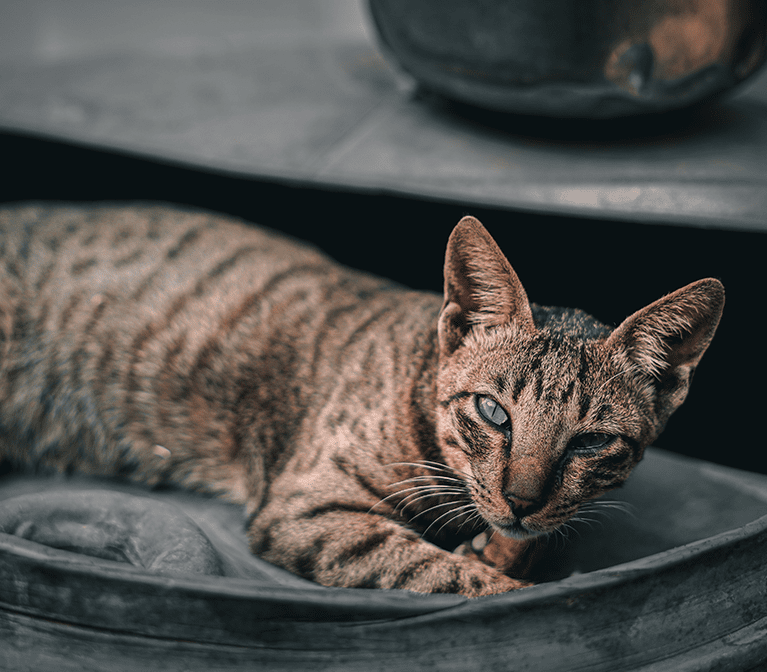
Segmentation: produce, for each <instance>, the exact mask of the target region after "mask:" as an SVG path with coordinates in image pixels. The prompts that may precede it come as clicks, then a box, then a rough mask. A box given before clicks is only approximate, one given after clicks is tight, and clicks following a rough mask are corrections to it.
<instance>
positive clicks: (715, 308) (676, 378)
mask: <svg viewBox="0 0 767 672" xmlns="http://www.w3.org/2000/svg"><path fill="white" fill-rule="evenodd" d="M723 307H724V287H723V286H722V283H721V282H719V280H715V279H714V278H707V279H705V280H698V281H697V282H693V283H692V284H689V285H687V286H686V287H682V288H681V289H678V290H677V291H675V292H672V293H671V294H668V295H667V296H664V297H663V298H661V299H658V300H657V301H655V302H654V303H651V304H650V305H649V306H647V307H645V308H643V309H642V310H640V311H638V312H636V313H634V314H633V315H631V316H630V317H628V318H627V319H626V320H625V321H624V322H623V323H622V324H621V325H620V326H619V327H618V328H617V329H616V330H615V331H614V332H613V333H612V334H610V336H609V337H608V339H607V341H606V345H607V347H611V348H615V349H616V351H617V352H619V353H622V354H623V355H624V356H627V357H628V359H629V362H628V364H629V365H630V366H633V367H636V369H638V370H639V371H640V372H641V373H643V374H644V375H645V376H646V377H647V379H648V380H650V381H651V382H652V384H654V386H655V388H656V391H657V395H658V399H659V401H660V402H661V406H662V407H663V408H664V412H663V413H662V415H663V418H661V420H662V421H663V422H665V420H666V419H667V418H668V416H669V415H671V413H672V412H673V411H674V410H676V408H678V407H679V405H680V404H681V403H682V402H683V401H684V400H685V397H686V396H687V392H688V390H689V387H690V381H691V379H692V374H693V372H694V371H695V367H696V366H697V365H698V362H699V361H700V359H701V357H703V353H705V352H706V349H707V348H708V346H709V344H710V343H711V339H712V338H713V337H714V332H715V331H716V328H717V326H718V324H719V320H720V318H721V317H722V309H723ZM661 406H659V408H660V407H661Z"/></svg>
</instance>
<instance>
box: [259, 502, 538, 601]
mask: <svg viewBox="0 0 767 672" xmlns="http://www.w3.org/2000/svg"><path fill="white" fill-rule="evenodd" d="M272 508H273V507H272V506H270V507H267V509H266V510H265V511H263V512H262V514H261V515H259V516H257V517H256V518H255V519H254V520H253V522H252V524H251V526H250V530H249V536H250V541H251V550H252V551H253V552H254V553H255V554H256V555H258V556H260V557H262V558H263V559H265V560H267V561H269V562H272V563H274V564H276V565H280V566H282V567H284V568H286V569H288V570H290V571H292V572H294V573H296V574H299V575H300V576H303V577H305V578H308V579H311V580H313V581H316V582H317V583H320V584H323V585H326V586H337V587H347V588H385V589H391V588H399V589H406V590H412V591H416V592H420V593H460V594H462V595H466V596H468V597H478V596H480V595H493V594H496V593H504V592H508V591H511V590H517V589H519V588H524V587H526V586H529V585H531V584H530V583H528V582H525V581H520V580H517V579H513V578H510V577H508V576H506V575H505V574H503V573H502V572H500V571H498V570H497V569H494V568H493V567H490V566H488V565H486V564H484V563H482V562H480V561H478V560H476V559H473V558H468V557H462V556H460V555H456V554H453V553H449V552H447V551H444V550H442V549H440V548H438V547H437V546H434V545H433V544H431V543H429V542H427V541H424V540H423V539H421V538H420V537H419V536H418V534H416V533H415V532H413V531H412V530H409V529H407V528H406V527H404V526H402V525H401V524H399V523H398V522H396V521H394V520H391V519H388V518H385V517H383V516H379V515H375V514H371V513H369V512H367V511H366V510H362V509H359V510H357V509H355V508H354V507H353V506H348V505H347V507H346V508H345V509H344V508H341V507H340V506H335V507H334V506H327V505H325V506H315V507H314V508H312V509H308V510H306V511H303V512H302V513H301V514H300V515H288V516H285V515H284V511H285V509H282V510H283V515H282V516H280V515H279V513H277V512H274V515H272V514H271V513H270V509H272ZM278 508H281V507H278Z"/></svg>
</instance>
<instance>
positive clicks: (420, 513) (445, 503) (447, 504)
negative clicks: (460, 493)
mask: <svg viewBox="0 0 767 672" xmlns="http://www.w3.org/2000/svg"><path fill="white" fill-rule="evenodd" d="M455 504H456V502H442V503H441V504H435V505H434V506H430V507H429V508H428V509H424V510H423V511H420V512H418V513H417V514H415V515H414V516H413V517H412V518H411V519H410V520H411V521H413V520H415V519H416V518H420V517H421V516H423V515H424V514H426V513H429V512H430V511H434V509H441V508H444V507H446V506H454V505H455ZM437 520H439V518H438V519H437ZM435 522H436V521H435ZM432 524H434V523H432ZM429 527H431V525H430V526H429ZM426 529H429V528H426Z"/></svg>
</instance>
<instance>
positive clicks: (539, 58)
mask: <svg viewBox="0 0 767 672" xmlns="http://www.w3.org/2000/svg"><path fill="white" fill-rule="evenodd" d="M369 3H370V10H371V13H372V17H373V20H374V23H375V25H376V27H377V30H378V32H379V35H380V37H381V41H382V46H383V47H384V50H385V51H386V52H388V53H389V54H390V55H391V56H392V57H393V58H394V60H396V61H397V62H399V64H400V65H401V66H402V67H403V68H404V69H405V70H406V71H407V72H409V73H410V74H411V75H412V76H413V77H415V78H416V79H417V80H418V81H419V82H420V83H421V84H423V85H424V86H426V87H427V88H429V89H432V90H433V91H435V92H438V93H440V94H442V95H443V96H446V97H448V98H452V99H455V100H458V101H461V102H465V103H470V104H474V105H477V106H480V107H484V108H489V109H493V110H500V111H508V112H517V113H522V114H540V115H547V116H552V117H583V118H606V117H617V116H626V115H632V114H642V113H647V112H661V111H665V110H672V109H678V108H681V107H686V106H688V105H691V104H694V103H697V102H700V101H704V100H708V99H711V98H712V97H714V96H716V95H718V94H721V93H722V92H724V91H726V90H728V89H730V88H732V87H733V86H734V85H735V84H737V83H739V82H741V81H743V80H744V79H746V78H747V77H749V76H750V75H751V74H753V73H754V72H755V71H756V70H757V69H758V68H759V66H760V65H761V64H762V63H763V62H764V60H765V37H766V34H767V3H765V2H763V0H577V2H576V1H574V0H545V2H543V1H541V0H418V1H417V2H412V0H369Z"/></svg>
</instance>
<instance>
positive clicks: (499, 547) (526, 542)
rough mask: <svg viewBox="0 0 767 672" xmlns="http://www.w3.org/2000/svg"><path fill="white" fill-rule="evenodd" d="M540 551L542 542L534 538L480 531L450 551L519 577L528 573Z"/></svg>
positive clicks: (516, 577) (508, 574)
mask: <svg viewBox="0 0 767 672" xmlns="http://www.w3.org/2000/svg"><path fill="white" fill-rule="evenodd" d="M542 551H543V544H542V543H541V542H540V541H539V540H538V539H512V538H510V537H504V536H503V535H501V534H493V533H492V532H490V531H484V532H480V533H479V534H478V535H477V536H475V537H474V538H473V539H470V540H468V541H465V542H463V543H462V544H461V545H460V546H458V548H456V549H455V551H453V552H454V553H456V554H457V555H461V556H463V557H467V558H472V559H474V560H478V561H479V562H482V563H484V564H486V565H489V566H490V567H494V568H495V569H497V570H498V571H500V572H503V573H504V574H506V575H507V576H510V577H514V578H515V579H520V578H524V577H527V576H529V574H530V572H531V571H532V569H533V567H534V566H535V564H536V562H537V560H538V559H539V557H540V555H541V553H542ZM529 585H531V584H529Z"/></svg>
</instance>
